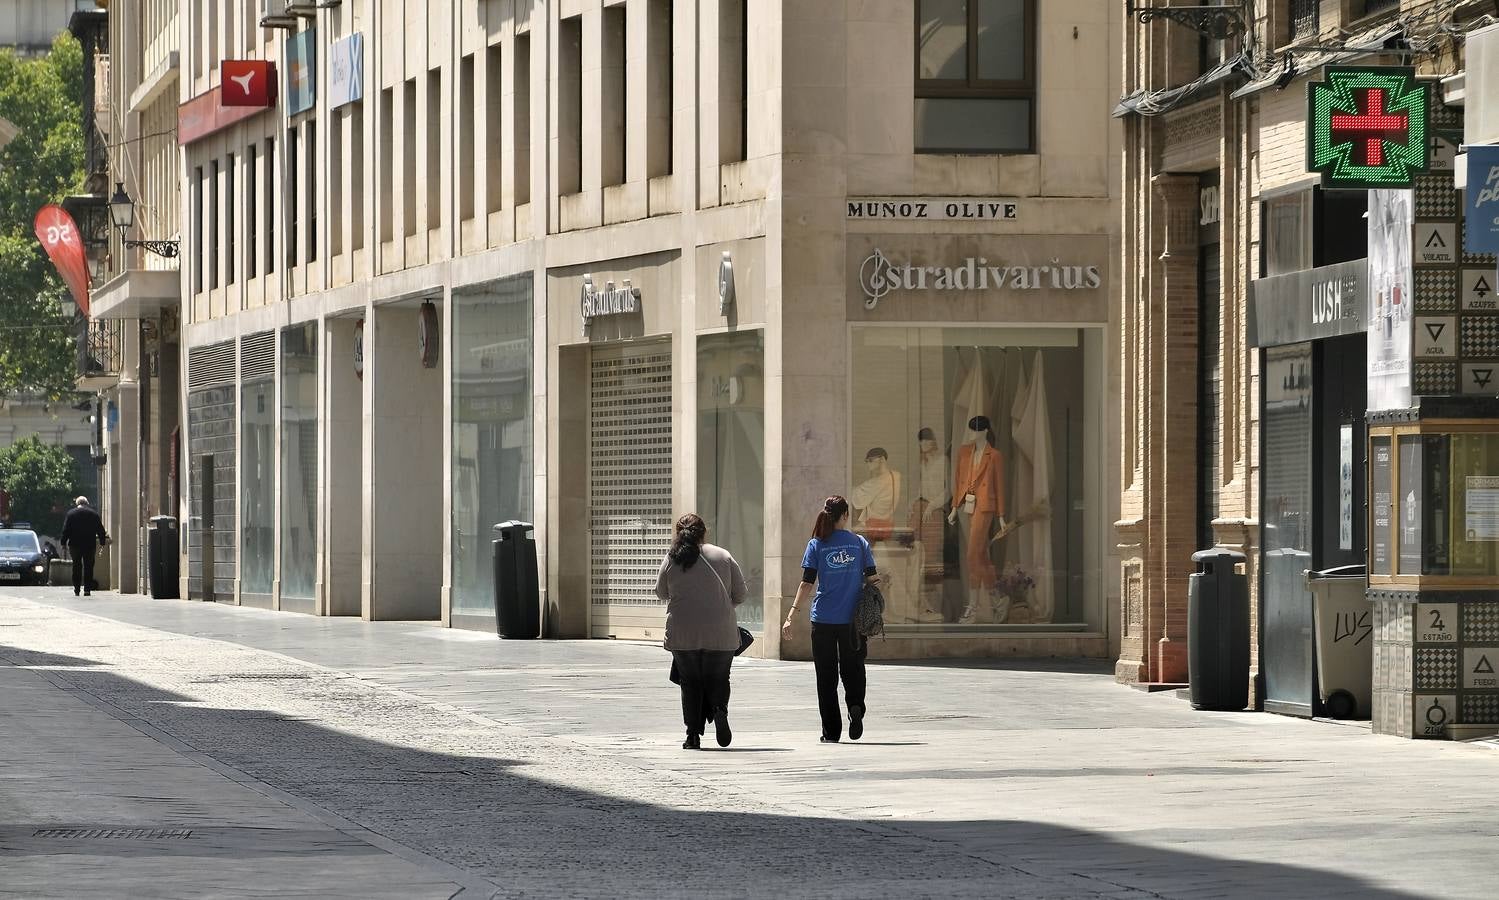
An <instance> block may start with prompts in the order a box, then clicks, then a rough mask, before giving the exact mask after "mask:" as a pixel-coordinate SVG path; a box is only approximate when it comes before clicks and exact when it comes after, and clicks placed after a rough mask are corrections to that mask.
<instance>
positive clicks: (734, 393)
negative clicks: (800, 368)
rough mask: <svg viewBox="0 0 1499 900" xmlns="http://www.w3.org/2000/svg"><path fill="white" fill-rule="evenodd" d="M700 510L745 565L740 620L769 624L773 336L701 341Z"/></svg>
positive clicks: (716, 538) (711, 531) (713, 538)
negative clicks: (769, 358) (769, 367)
mask: <svg viewBox="0 0 1499 900" xmlns="http://www.w3.org/2000/svg"><path fill="white" fill-rule="evenodd" d="M697 386H698V387H697V391H698V396H697V417H698V425H697V477H698V483H697V510H696V511H697V514H698V515H700V516H702V517H703V521H705V522H707V523H708V540H709V541H710V542H711V543H714V544H717V545H718V546H720V547H723V548H724V549H726V550H728V551H729V552H730V553H732V554H733V555H734V559H736V560H737V561H738V562H739V566H740V568H741V569H743V571H744V580H745V583H746V585H747V587H748V589H749V597H748V599H746V600H745V601H744V604H743V605H742V606H740V607H739V623H740V624H741V625H743V626H745V627H746V628H750V629H754V630H759V629H761V628H763V627H764V625H765V521H764V520H765V335H764V332H761V331H752V332H746V333H739V334H715V335H705V336H703V337H699V338H698V339H697Z"/></svg>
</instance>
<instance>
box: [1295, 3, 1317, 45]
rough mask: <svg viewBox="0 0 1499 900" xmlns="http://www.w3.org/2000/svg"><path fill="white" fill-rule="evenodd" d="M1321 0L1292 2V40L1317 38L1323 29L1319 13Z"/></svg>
mask: <svg viewBox="0 0 1499 900" xmlns="http://www.w3.org/2000/svg"><path fill="white" fill-rule="evenodd" d="M1321 6H1322V2H1321V0H1291V40H1293V41H1299V40H1301V39H1302V38H1309V37H1316V36H1317V32H1318V31H1319V30H1320V29H1321V22H1320V21H1319V18H1318V12H1319V9H1320V7H1321Z"/></svg>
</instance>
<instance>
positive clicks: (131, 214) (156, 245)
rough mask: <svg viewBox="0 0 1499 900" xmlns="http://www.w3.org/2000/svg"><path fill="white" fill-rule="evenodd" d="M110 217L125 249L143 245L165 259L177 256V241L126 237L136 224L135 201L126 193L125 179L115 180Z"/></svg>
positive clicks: (110, 204) (110, 199) (110, 202)
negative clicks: (130, 238) (128, 238)
mask: <svg viewBox="0 0 1499 900" xmlns="http://www.w3.org/2000/svg"><path fill="white" fill-rule="evenodd" d="M109 218H110V220H111V221H112V222H114V226H115V228H116V229H117V230H118V231H119V232H120V241H121V242H122V243H123V244H124V245H125V249H127V250H129V249H131V248H133V247H141V248H143V249H145V250H147V251H149V252H151V253H155V254H156V255H157V256H160V257H162V258H163V259H175V258H176V257H177V242H176V241H132V240H127V239H126V238H125V233H126V232H128V231H129V230H130V229H131V228H132V227H134V225H135V201H134V200H131V199H130V195H129V194H127V193H125V182H123V181H116V182H115V193H114V196H113V197H110V198H109Z"/></svg>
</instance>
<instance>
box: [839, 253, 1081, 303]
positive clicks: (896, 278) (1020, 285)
mask: <svg viewBox="0 0 1499 900" xmlns="http://www.w3.org/2000/svg"><path fill="white" fill-rule="evenodd" d="M1102 286H1103V276H1102V274H1100V272H1099V268H1098V266H1073V265H1062V264H1061V261H1060V260H1055V259H1054V260H1052V261H1051V263H1050V264H1049V265H1044V266H1011V265H1004V264H1003V263H991V262H990V261H989V260H988V258H987V257H983V256H970V257H968V258H966V259H964V260H962V261H961V262H959V263H958V264H957V265H955V266H922V265H915V264H913V263H911V262H896V261H894V260H891V259H890V258H889V257H887V256H886V255H885V254H884V253H883V252H882V251H881V250H879V249H878V248H876V249H875V251H874V252H873V253H870V254H869V256H868V257H866V258H865V260H864V262H863V263H862V264H860V266H859V288H860V289H861V290H862V291H863V292H864V307H865V308H866V309H874V308H875V307H877V306H879V305H880V301H881V300H883V299H884V298H885V297H886V296H888V295H889V294H891V293H892V292H894V291H1004V290H1010V291H1036V290H1057V291H1078V290H1082V291H1093V290H1097V289H1098V288H1100V287H1102Z"/></svg>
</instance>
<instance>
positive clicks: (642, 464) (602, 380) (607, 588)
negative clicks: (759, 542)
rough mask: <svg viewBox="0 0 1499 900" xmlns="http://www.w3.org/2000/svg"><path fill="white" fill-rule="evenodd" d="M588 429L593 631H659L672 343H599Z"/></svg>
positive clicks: (605, 634)
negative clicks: (602, 345)
mask: <svg viewBox="0 0 1499 900" xmlns="http://www.w3.org/2000/svg"><path fill="white" fill-rule="evenodd" d="M590 369H591V372H590V386H589V434H588V510H589V512H588V530H589V576H588V586H589V601H590V602H589V609H590V617H589V633H590V634H591V635H592V636H593V637H598V638H610V637H612V638H633V639H639V640H660V639H661V637H662V634H663V632H664V630H665V624H666V604H665V603H663V602H661V601H660V600H658V599H656V575H657V573H658V572H659V571H660V568H661V558H662V556H663V555H664V554H665V553H666V549H667V546H668V545H669V544H670V542H671V524H672V523H671V512H672V509H671V486H672V455H671V449H672V442H671V434H672V401H671V395H672V382H671V344H670V342H667V341H655V342H650V343H632V344H627V345H623V346H619V347H609V348H604V349H596V350H594V351H593V355H592V360H591V363H590Z"/></svg>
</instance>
